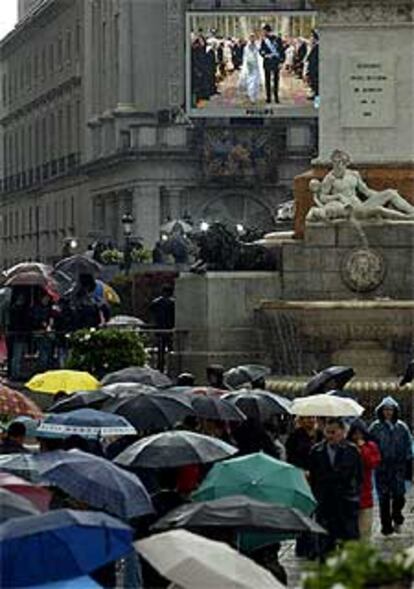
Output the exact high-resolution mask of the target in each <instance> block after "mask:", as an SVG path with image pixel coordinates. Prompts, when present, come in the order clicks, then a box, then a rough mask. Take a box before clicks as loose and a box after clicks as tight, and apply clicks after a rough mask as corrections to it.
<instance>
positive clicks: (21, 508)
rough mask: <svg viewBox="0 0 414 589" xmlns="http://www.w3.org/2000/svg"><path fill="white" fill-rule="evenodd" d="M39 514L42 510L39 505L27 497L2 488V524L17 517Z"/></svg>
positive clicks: (0, 492) (0, 497) (0, 500)
mask: <svg viewBox="0 0 414 589" xmlns="http://www.w3.org/2000/svg"><path fill="white" fill-rule="evenodd" d="M38 514H40V511H39V510H38V509H37V507H35V505H34V504H33V503H32V502H31V501H29V500H28V499H26V498H25V497H22V496H21V495H18V494H17V493H11V492H10V491H7V489H0V524H2V523H3V522H5V521H8V520H9V519H14V518H16V517H26V516H27V515H38Z"/></svg>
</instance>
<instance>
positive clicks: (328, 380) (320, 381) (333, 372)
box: [304, 366, 355, 397]
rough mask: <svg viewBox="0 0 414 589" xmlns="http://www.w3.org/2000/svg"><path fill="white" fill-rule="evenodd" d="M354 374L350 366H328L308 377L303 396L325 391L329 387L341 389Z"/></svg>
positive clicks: (329, 388)
mask: <svg viewBox="0 0 414 589" xmlns="http://www.w3.org/2000/svg"><path fill="white" fill-rule="evenodd" d="M353 376H355V371H354V369H353V368H352V367H351V366H330V367H329V368H325V369H324V370H321V371H320V372H318V374H316V375H315V376H314V377H312V378H311V379H310V381H309V382H308V384H307V385H306V387H305V391H304V396H305V397H307V396H309V395H316V394H319V393H325V392H326V391H329V390H331V389H342V388H343V387H344V386H345V385H346V383H347V382H348V381H349V380H351V378H352V377H353Z"/></svg>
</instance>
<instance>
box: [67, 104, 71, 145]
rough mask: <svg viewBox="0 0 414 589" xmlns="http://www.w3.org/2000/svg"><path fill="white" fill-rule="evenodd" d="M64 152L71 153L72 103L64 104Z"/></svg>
mask: <svg viewBox="0 0 414 589" xmlns="http://www.w3.org/2000/svg"><path fill="white" fill-rule="evenodd" d="M66 152H67V155H69V154H70V153H72V105H71V104H70V103H68V104H67V105H66Z"/></svg>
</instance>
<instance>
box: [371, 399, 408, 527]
mask: <svg viewBox="0 0 414 589" xmlns="http://www.w3.org/2000/svg"><path fill="white" fill-rule="evenodd" d="M399 409H400V408H399V405H398V403H397V401H395V399H393V398H392V397H385V398H384V399H383V400H382V401H381V403H380V404H379V405H378V407H377V408H376V413H377V420H376V421H374V423H373V424H372V425H371V427H370V428H369V433H370V434H371V436H372V438H373V439H374V441H375V442H376V443H377V445H378V447H379V449H380V452H381V456H382V461H381V464H380V465H379V467H378V468H377V470H376V471H375V484H376V487H377V492H378V497H379V504H380V517H381V527H382V530H381V531H382V534H383V535H384V536H388V535H390V534H392V533H393V532H399V531H400V527H401V526H402V524H403V523H404V517H403V515H402V510H403V508H404V505H405V481H406V480H407V479H409V478H411V476H410V472H409V471H410V470H411V469H410V466H411V461H412V447H411V434H410V430H409V429H408V426H407V425H406V424H405V423H404V422H403V421H401V420H400V419H398V417H399Z"/></svg>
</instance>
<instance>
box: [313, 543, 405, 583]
mask: <svg viewBox="0 0 414 589" xmlns="http://www.w3.org/2000/svg"><path fill="white" fill-rule="evenodd" d="M413 575H414V552H413V550H412V549H411V550H407V551H405V552H403V553H398V554H396V555H394V556H393V557H392V558H390V559H389V560H384V559H383V558H382V556H381V554H379V552H378V550H377V549H376V548H375V547H374V546H371V545H369V544H364V543H362V542H349V543H347V544H346V545H345V546H344V547H343V548H342V549H340V550H338V551H337V552H336V553H335V554H333V555H332V556H331V557H329V558H328V559H327V561H326V562H325V564H323V565H320V566H317V565H313V566H312V568H311V569H310V571H309V573H307V574H306V579H305V583H304V589H332V588H333V587H335V589H364V588H367V587H372V588H373V587H386V586H392V587H401V588H403V587H410V586H411V580H412V578H413Z"/></svg>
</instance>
